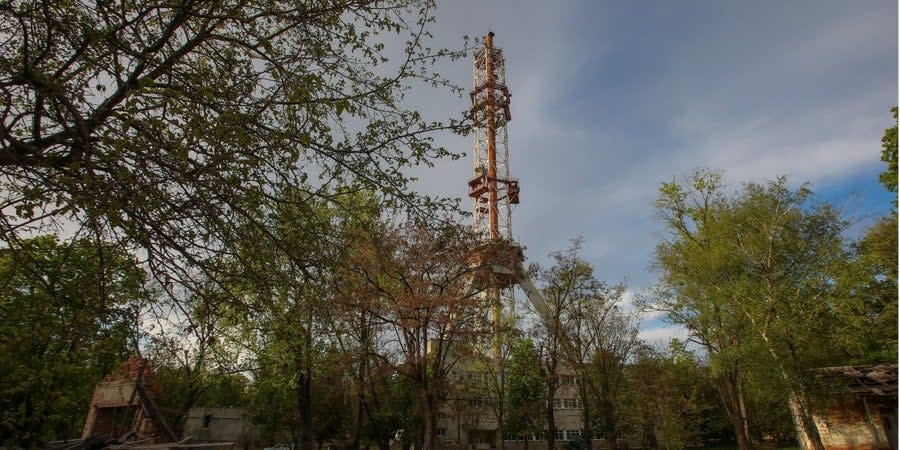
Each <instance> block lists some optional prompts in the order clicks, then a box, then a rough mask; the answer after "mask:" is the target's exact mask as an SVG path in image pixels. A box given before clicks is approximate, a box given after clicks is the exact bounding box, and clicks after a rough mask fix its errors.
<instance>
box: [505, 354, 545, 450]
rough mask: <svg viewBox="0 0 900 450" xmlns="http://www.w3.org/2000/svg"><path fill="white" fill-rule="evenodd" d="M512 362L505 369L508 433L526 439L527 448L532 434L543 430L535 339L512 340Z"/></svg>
mask: <svg viewBox="0 0 900 450" xmlns="http://www.w3.org/2000/svg"><path fill="white" fill-rule="evenodd" d="M510 347H511V348H510V358H509V365H508V366H507V371H506V396H505V398H504V399H505V404H504V405H503V407H504V409H506V415H505V416H506V420H505V423H504V425H505V430H504V431H505V432H506V433H508V434H509V435H511V436H519V437H521V438H522V439H524V440H525V448H526V449H527V448H528V441H529V440H530V439H531V436H533V435H535V436H537V435H540V434H541V433H543V431H544V420H543V412H544V404H543V396H542V391H543V388H544V379H543V377H542V376H541V367H540V365H539V359H538V352H537V349H536V348H535V347H534V342H532V341H531V339H527V338H517V339H513V340H512V342H511V345H510Z"/></svg>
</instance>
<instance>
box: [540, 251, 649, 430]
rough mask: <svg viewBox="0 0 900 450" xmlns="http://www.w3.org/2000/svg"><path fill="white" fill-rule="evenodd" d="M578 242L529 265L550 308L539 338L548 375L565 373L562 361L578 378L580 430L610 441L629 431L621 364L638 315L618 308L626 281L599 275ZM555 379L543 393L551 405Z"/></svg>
mask: <svg viewBox="0 0 900 450" xmlns="http://www.w3.org/2000/svg"><path fill="white" fill-rule="evenodd" d="M582 244H583V243H582V240H581V239H580V238H576V239H573V240H572V244H571V245H570V247H569V248H568V249H566V250H565V251H561V252H554V253H551V255H550V256H551V258H552V259H553V261H554V264H553V266H551V267H550V268H548V269H546V270H541V269H540V268H539V267H538V266H534V267H533V268H532V270H535V271H536V272H537V273H538V278H539V279H540V280H542V281H543V283H544V288H543V293H544V297H545V299H546V300H547V302H548V311H549V314H548V317H542V318H541V333H540V336H541V340H540V342H541V345H542V348H546V351H547V353H546V355H545V359H544V361H545V363H544V366H545V372H546V375H547V377H548V378H550V377H558V376H559V375H560V374H561V373H563V371H562V370H559V369H560V368H559V367H556V365H557V364H558V363H560V362H562V363H563V364H564V365H565V367H566V369H565V372H566V373H568V372H571V373H572V374H573V375H574V376H576V377H577V378H578V379H579V380H580V383H578V385H577V391H578V392H577V395H578V397H579V398H580V399H581V403H582V420H583V422H584V430H583V431H584V435H585V436H586V437H589V438H593V437H594V435H595V434H602V435H606V436H607V438H609V441H610V443H612V442H615V439H616V438H617V437H618V436H619V435H622V434H624V433H627V432H628V431H630V429H629V424H630V422H631V421H630V420H629V419H630V418H629V417H628V414H627V413H626V410H627V404H629V403H630V400H629V399H628V396H629V392H628V387H627V385H628V380H627V377H626V371H625V368H626V365H627V362H628V361H629V359H630V358H631V356H632V355H633V352H634V351H635V350H636V349H637V344H638V338H637V332H638V317H637V315H636V313H631V312H626V311H623V310H622V309H621V308H620V305H621V300H622V295H623V293H624V291H625V288H624V286H622V285H616V286H609V285H607V284H606V283H604V282H602V281H600V280H598V279H597V278H596V277H595V275H594V267H593V266H592V265H591V264H590V263H589V262H587V261H585V260H584V259H583V258H581V257H580V256H579V255H578V252H579V251H580V249H581V247H582ZM554 359H556V361H554ZM554 372H555V373H554ZM553 383H555V382H553V381H552V380H551V381H550V382H548V392H547V399H550V400H549V401H550V402H551V404H552V398H553V397H552V396H551V395H550V389H555V388H556V387H558V386H553V385H552V384H553ZM548 414H549V413H548Z"/></svg>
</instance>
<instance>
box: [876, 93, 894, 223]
mask: <svg viewBox="0 0 900 450" xmlns="http://www.w3.org/2000/svg"><path fill="white" fill-rule="evenodd" d="M891 115H893V116H894V126H892V127H888V128H887V129H885V130H884V136H882V138H881V147H882V151H881V160H882V161H884V162H886V163H887V170H886V171H884V172H883V173H882V174H881V175H879V176H878V181H880V182H881V184H883V185H884V187H886V188H887V190H889V191H891V192H897V107H896V106H895V107H893V108H891ZM896 204H897V200H896V199H894V205H896Z"/></svg>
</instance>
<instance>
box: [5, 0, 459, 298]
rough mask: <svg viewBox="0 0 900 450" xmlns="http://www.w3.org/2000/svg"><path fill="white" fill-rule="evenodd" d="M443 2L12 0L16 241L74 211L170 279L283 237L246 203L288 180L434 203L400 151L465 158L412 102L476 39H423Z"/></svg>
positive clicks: (8, 124)
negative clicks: (243, 244) (452, 46)
mask: <svg viewBox="0 0 900 450" xmlns="http://www.w3.org/2000/svg"><path fill="white" fill-rule="evenodd" d="M433 12H434V4H433V2H432V1H430V0H391V1H386V2H385V1H374V0H353V1H337V0H327V1H322V2H314V3H300V4H298V3H296V2H290V1H279V0H274V1H273V0H250V1H242V2H234V1H232V2H217V1H206V0H191V1H185V2H178V3H171V2H162V1H131V0H123V1H118V2H100V3H97V4H90V5H88V4H85V3H81V2H53V1H44V0H34V1H22V2H14V3H5V4H4V5H2V6H0V23H2V24H3V26H2V29H0V34H2V36H3V50H4V51H3V56H2V57H0V96H2V98H3V100H4V101H3V102H2V103H3V107H2V108H0V171H2V176H3V179H4V190H3V193H2V195H0V206H2V210H3V221H2V223H0V234H2V237H3V240H4V241H6V242H10V243H11V244H12V245H14V246H17V245H18V237H19V236H22V235H24V234H27V233H29V232H30V231H31V230H32V228H33V227H42V226H47V227H51V229H53V230H58V229H59V228H58V227H59V226H63V224H67V223H72V222H74V223H75V225H76V226H75V227H71V226H70V227H69V229H76V230H85V231H86V232H90V233H92V234H97V235H101V236H104V237H106V238H108V239H110V240H113V241H115V242H122V243H125V244H127V246H129V247H134V248H135V249H136V250H138V251H139V252H140V253H141V254H143V255H146V258H147V264H148V267H149V269H150V270H151V271H152V273H153V274H154V276H156V277H157V278H160V279H161V281H162V282H161V283H160V285H161V286H162V287H165V288H167V289H171V287H172V286H177V285H179V284H182V285H188V286H190V285H192V284H193V283H192V281H193V280H194V277H196V276H197V275H202V278H203V279H204V280H205V279H208V278H209V277H213V278H218V277H217V276H216V275H217V272H216V271H217V269H218V266H217V265H216V258H212V256H220V255H222V254H229V255H233V254H235V253H237V252H238V247H239V246H240V244H239V242H240V241H241V240H242V238H241V237H240V236H238V237H236V236H235V233H237V232H238V231H241V232H244V231H247V229H248V228H252V229H254V235H253V236H252V239H254V240H255V241H256V242H257V243H259V244H263V243H264V242H267V244H266V245H268V246H269V247H271V248H273V249H283V248H284V247H283V246H282V245H280V243H279V242H277V241H276V239H277V236H273V235H269V234H267V233H265V231H266V229H265V224H264V223H261V222H256V221H255V219H257V218H258V217H257V216H256V215H254V214H253V213H252V212H251V211H248V209H252V208H253V207H255V206H257V205H264V207H269V208H272V207H274V205H276V204H277V203H278V202H279V199H278V198H277V196H276V195H275V194H276V193H277V191H278V190H279V188H280V186H300V187H302V189H304V190H305V192H306V193H307V194H308V195H309V196H311V197H316V196H318V197H325V198H327V199H329V200H333V201H337V200H338V199H335V198H331V197H329V195H330V194H331V193H332V190H331V188H332V187H333V186H334V185H336V184H350V183H355V184H357V185H360V186H362V187H364V188H366V189H369V190H372V191H377V192H381V193H383V194H385V198H386V199H388V200H390V201H392V202H393V203H395V204H402V205H405V206H407V207H410V208H412V209H413V210H414V211H417V212H419V213H422V212H425V211H428V210H430V209H431V208H432V207H435V206H437V205H438V203H437V202H435V201H433V200H432V199H429V198H425V197H420V196H417V195H413V194H410V193H408V192H407V189H406V188H407V183H408V181H409V177H408V176H407V175H406V173H407V172H405V171H404V168H407V167H409V166H414V165H418V164H430V162H431V161H432V160H433V159H434V158H439V157H443V156H454V157H455V156H456V155H452V154H451V153H449V152H448V151H447V150H445V149H443V148H439V147H435V146H433V145H432V142H431V138H430V136H432V135H433V134H434V133H435V132H438V131H442V130H462V129H463V128H461V127H459V125H460V123H459V122H457V121H451V122H450V123H449V124H443V123H440V122H431V121H428V120H426V119H425V118H423V117H422V116H421V114H419V113H418V112H415V111H413V110H409V109H407V108H405V107H404V106H403V95H404V92H405V91H407V90H408V89H409V88H410V87H411V86H412V85H413V84H415V83H419V82H421V83H423V84H425V83H427V84H429V85H434V86H449V83H447V82H446V81H445V80H443V79H442V78H441V77H440V76H439V75H437V74H434V73H431V72H429V69H428V68H429V67H431V63H433V62H434V61H435V60H436V59H438V58H444V57H456V56H460V55H461V54H462V53H452V52H448V51H445V50H432V49H431V48H429V47H428V46H427V40H428V38H429V34H428V32H427V27H428V25H429V23H431V22H432V21H433V20H434V16H433ZM396 41H401V42H403V43H402V44H399V45H398V47H399V48H394V47H393V46H391V45H386V44H389V43H391V42H396ZM395 54H399V55H400V56H399V58H391V57H389V55H395ZM264 209H265V208H264ZM237 224H241V225H240V227H241V229H238V228H236V227H237ZM245 239H250V237H246V238H245ZM234 262H235V263H239V262H240V261H234ZM173 297H174V298H179V297H178V296H173Z"/></svg>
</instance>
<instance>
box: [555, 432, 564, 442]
mask: <svg viewBox="0 0 900 450" xmlns="http://www.w3.org/2000/svg"><path fill="white" fill-rule="evenodd" d="M556 440H557V441H565V440H566V430H556Z"/></svg>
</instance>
